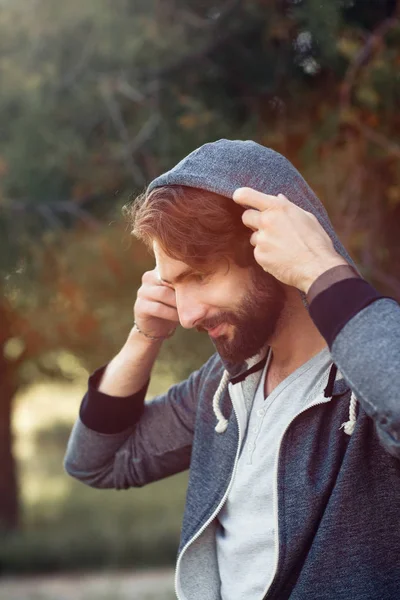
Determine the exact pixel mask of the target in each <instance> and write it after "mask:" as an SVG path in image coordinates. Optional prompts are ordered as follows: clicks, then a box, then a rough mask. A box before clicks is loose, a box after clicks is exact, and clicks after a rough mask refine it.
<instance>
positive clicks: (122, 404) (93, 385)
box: [79, 365, 150, 433]
mask: <svg viewBox="0 0 400 600" xmlns="http://www.w3.org/2000/svg"><path fill="white" fill-rule="evenodd" d="M106 366H107V365H105V366H103V367H101V368H100V369H97V370H96V371H95V372H94V373H93V374H92V375H91V376H90V377H89V387H88V391H87V392H86V394H85V396H84V397H83V400H82V403H81V407H80V411H79V416H80V418H81V421H82V423H83V424H84V425H86V427H88V428H89V429H92V430H93V431H97V432H98V433H119V432H121V431H124V430H125V429H128V428H129V427H132V426H133V425H135V424H136V423H137V422H138V421H139V419H140V417H141V416H142V413H143V410H144V399H145V397H146V393H147V388H148V387H149V383H150V379H149V380H148V381H147V383H145V385H144V386H143V387H142V389H141V390H139V391H138V392H136V394H132V395H131V396H125V397H123V398H121V397H118V396H109V395H108V394H103V392H99V390H98V389H97V388H98V385H99V383H100V380H101V378H102V376H103V373H104V370H105V368H106Z"/></svg>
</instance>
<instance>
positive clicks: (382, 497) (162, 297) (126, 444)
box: [65, 140, 400, 600]
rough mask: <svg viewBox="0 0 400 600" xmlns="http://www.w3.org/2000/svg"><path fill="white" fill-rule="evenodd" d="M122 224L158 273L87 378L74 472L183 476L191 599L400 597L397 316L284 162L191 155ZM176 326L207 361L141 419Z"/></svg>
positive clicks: (179, 587) (245, 155)
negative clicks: (118, 341) (190, 333)
mask: <svg viewBox="0 0 400 600" xmlns="http://www.w3.org/2000/svg"><path fill="white" fill-rule="evenodd" d="M283 194H284V195H283ZM131 216H132V219H133V226H134V228H133V232H134V234H135V235H136V236H137V237H139V238H140V239H142V240H143V241H144V242H145V243H146V244H147V245H148V247H150V248H152V249H153V251H154V255H155V259H156V268H155V269H154V270H153V271H150V272H147V273H145V274H144V275H143V279H142V286H141V288H140V289H139V291H138V294H137V299H136V303H135V308H134V315H135V325H134V327H133V329H132V331H131V332H130V334H129V336H128V339H127V341H126V343H125V345H124V347H123V348H122V349H121V351H120V352H119V354H118V355H117V356H116V357H115V358H114V359H113V360H112V361H111V362H110V363H109V364H108V365H107V366H106V367H103V368H101V369H99V370H98V371H96V372H95V373H94V374H93V375H92V376H91V378H90V379H89V389H88V392H87V394H86V396H85V398H84V400H83V402H82V406H81V410H80V416H79V418H78V420H77V422H76V424H75V426H74V429H73V432H72V434H71V439H70V442H69V447H68V450H67V455H66V460H65V466H66V469H67V471H68V472H69V473H70V474H71V475H72V476H74V477H77V478H78V479H79V480H81V481H83V482H85V483H87V484H89V485H92V486H95V487H100V488H117V489H123V488H128V487H135V486H141V485H144V484H146V483H149V482H151V481H155V480H157V479H160V478H163V477H166V476H168V475H171V474H174V473H177V472H180V471H182V470H185V469H188V468H190V477H189V486H188V493H187V501H186V507H185V515H184V520H183V528H182V536H181V544H180V548H179V553H178V560H177V569H176V582H175V583H176V593H177V596H178V598H180V599H182V600H197V599H199V600H200V599H201V600H217V599H223V600H253V599H254V600H261V599H262V598H268V599H277V600H282V599H285V598H290V599H291V600H304V599H306V598H307V599H308V598H318V600H321V599H323V600H328V599H329V600H331V599H342V598H343V599H347V598H352V599H353V600H361V599H363V600H366V599H369V600H378V599H379V600H383V599H394V598H399V597H400V525H399V518H398V517H399V509H400V462H399V460H398V459H399V457H400V399H399V389H400V375H399V373H400V370H399V368H398V365H399V363H400V341H399V340H400V308H399V305H398V304H397V302H395V301H394V300H393V299H390V298H385V297H382V296H380V295H379V294H378V293H377V292H376V291H375V290H374V289H373V288H372V287H371V286H370V285H369V284H368V283H367V282H366V281H365V280H363V279H362V278H361V276H360V275H359V273H358V272H357V270H356V268H355V267H354V265H353V264H352V261H351V259H350V257H349V256H348V254H347V253H346V250H345V249H344V248H343V246H342V245H341V243H340V242H339V240H338V238H337V236H336V234H335V232H334V230H333V228H332V226H331V224H330V221H329V219H328V216H327V214H326V211H325V210H324V208H323V206H322V204H321V203H320V202H319V200H318V199H317V197H316V196H315V194H314V193H313V192H312V190H311V189H310V188H309V187H308V185H307V184H306V183H305V181H304V179H303V178H302V177H301V175H300V174H299V173H298V171H297V170H296V169H295V168H294V167H293V165H291V163H289V162H288V161H287V160H286V159H285V158H284V157H283V156H281V155H279V154H277V153H276V152H274V151H273V150H270V149H268V148H264V147H262V146H260V145H258V144H256V143H254V142H241V141H228V140H220V141H218V142H215V143H211V144H206V145H204V146H202V147H201V148H199V149H197V150H196V151H195V152H193V153H192V154H190V155H189V156H188V157H186V158H185V159H184V160H183V161H181V162H180V163H179V164H178V165H177V166H176V167H175V168H174V169H172V170H171V171H169V172H168V173H166V174H164V175H161V176H160V177H159V178H157V179H156V180H154V181H153V182H152V183H151V184H150V186H149V187H148V189H147V191H146V193H145V194H144V196H143V197H141V198H139V199H138V201H137V203H136V205H135V207H134V209H133V211H132V215H131ZM178 323H180V324H181V325H182V326H183V327H187V328H192V327H196V328H197V330H199V331H202V330H207V331H208V334H209V335H210V337H211V340H212V342H213V343H214V345H215V348H216V353H215V354H214V355H213V356H212V357H211V358H210V359H209V360H208V361H207V362H206V364H205V365H203V366H202V367H201V368H200V369H199V370H198V371H195V372H194V373H192V374H191V376H190V377H189V378H188V379H187V380H186V381H183V382H181V383H179V384H177V385H174V386H172V387H171V388H170V389H169V390H168V391H167V392H166V393H165V394H163V395H161V396H158V397H157V398H156V399H154V401H153V402H150V403H147V404H146V405H145V406H144V405H143V402H144V397H145V394H146V391H147V387H148V383H149V379H150V374H151V369H152V366H153V364H154V361H155V360H156V357H157V354H158V352H159V349H160V346H161V344H162V340H163V339H165V338H167V337H169V336H170V335H172V334H173V332H174V330H175V328H176V326H177V324H178ZM357 401H358V402H357Z"/></svg>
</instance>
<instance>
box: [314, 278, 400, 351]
mask: <svg viewBox="0 0 400 600" xmlns="http://www.w3.org/2000/svg"><path fill="white" fill-rule="evenodd" d="M381 298H388V296H382V295H381V294H379V292H377V291H376V290H375V288H373V287H372V285H370V284H369V283H368V281H365V279H361V278H350V279H348V278H347V279H343V280H342V281H338V282H336V283H334V284H333V285H331V286H330V287H328V288H327V289H325V290H324V291H323V292H321V293H320V294H318V295H317V296H316V297H315V298H314V300H313V301H312V302H311V304H310V307H309V310H310V316H311V318H312V320H313V321H314V323H315V325H316V326H317V327H318V329H319V331H320V333H321V335H323V337H324V338H325V340H326V342H327V344H328V346H329V348H331V347H332V344H333V342H334V340H335V338H336V336H337V335H338V333H339V332H340V331H341V329H343V327H344V326H345V325H346V323H347V322H348V321H350V319H352V318H353V317H354V316H355V315H356V314H357V313H359V312H360V311H361V310H362V309H363V308H365V307H366V306H368V305H369V304H371V303H372V302H375V301H376V300H379V299H381ZM392 300H393V298H392Z"/></svg>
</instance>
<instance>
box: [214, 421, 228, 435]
mask: <svg viewBox="0 0 400 600" xmlns="http://www.w3.org/2000/svg"><path fill="white" fill-rule="evenodd" d="M227 427H228V421H227V420H226V419H221V420H220V421H218V423H217V425H216V427H215V431H216V432H217V433H224V432H225V431H226V429H227Z"/></svg>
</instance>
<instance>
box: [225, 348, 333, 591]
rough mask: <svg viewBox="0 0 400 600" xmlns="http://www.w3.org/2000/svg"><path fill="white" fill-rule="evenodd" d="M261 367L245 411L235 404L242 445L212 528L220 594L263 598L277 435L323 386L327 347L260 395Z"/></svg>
mask: <svg viewBox="0 0 400 600" xmlns="http://www.w3.org/2000/svg"><path fill="white" fill-rule="evenodd" d="M269 362H270V359H269V358H268V360H267V363H266V365H265V367H264V370H263V373H262V376H261V378H260V382H259V385H258V388H257V391H256V394H255V396H254V400H253V405H252V407H251V410H250V411H249V414H248V413H247V411H246V409H245V407H244V406H243V404H242V405H241V406H237V407H236V406H235V409H236V413H237V416H238V420H239V422H240V427H241V430H242V431H243V432H244V434H243V442H242V448H241V451H240V455H239V459H238V464H237V467H236V472H235V476H234V481H233V484H232V487H231V490H230V492H229V495H228V498H227V500H226V502H225V504H224V506H223V508H222V509H221V511H220V513H219V515H218V521H219V527H218V529H217V533H216V550H217V559H218V569H219V573H220V578H221V598H222V600H261V599H262V598H263V596H264V593H265V592H266V589H267V586H269V584H270V583H271V578H272V576H273V571H274V565H275V558H276V551H277V549H276V548H275V528H276V523H275V516H274V515H275V513H274V499H273V488H274V485H275V482H274V478H275V477H276V474H275V464H276V458H277V453H278V448H279V445H280V440H281V438H282V436H283V434H284V432H285V430H286V427H287V426H288V424H289V423H290V421H292V419H293V418H294V417H295V416H296V415H297V414H298V413H300V412H301V411H302V410H303V409H305V408H306V407H307V405H309V404H312V403H313V402H314V401H315V399H316V397H317V396H318V395H319V394H320V393H322V392H323V388H324V387H325V384H326V376H327V371H328V370H329V368H330V366H331V365H332V358H331V355H330V353H329V349H328V348H325V349H324V350H322V351H321V352H319V354H317V355H316V356H314V357H313V358H311V359H310V360H309V361H308V362H306V363H305V364H303V365H302V366H301V367H299V368H298V369H297V370H296V371H294V372H293V373H291V375H289V377H287V378H286V379H284V380H283V381H282V382H281V383H280V384H279V385H278V386H277V387H276V388H275V389H274V390H273V391H272V392H271V394H270V395H269V396H267V398H264V384H265V376H266V372H267V369H268V366H269Z"/></svg>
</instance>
